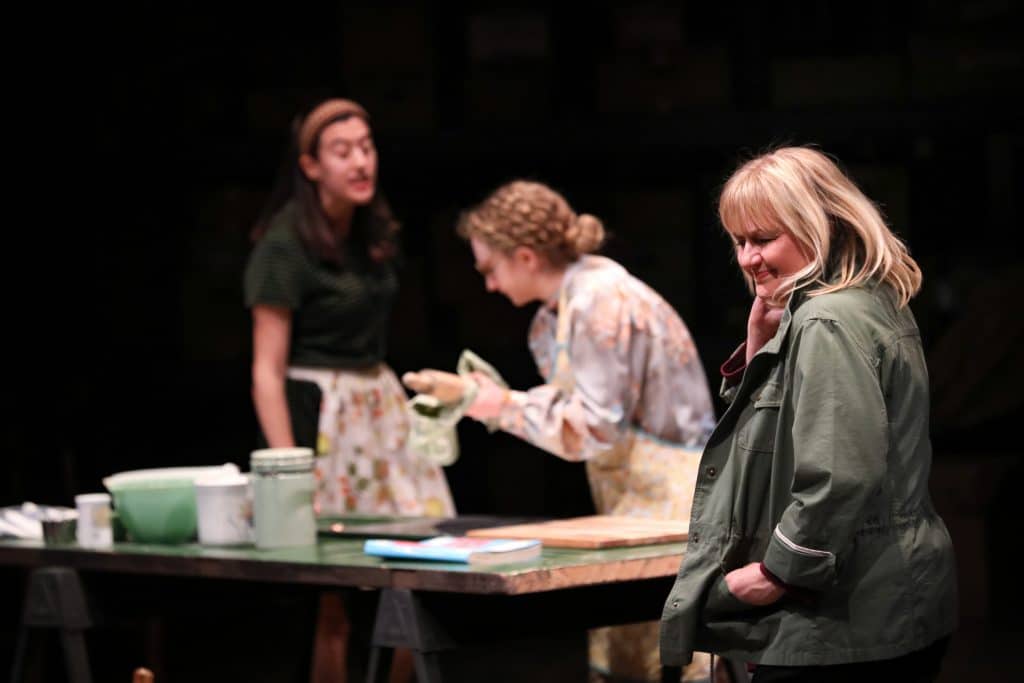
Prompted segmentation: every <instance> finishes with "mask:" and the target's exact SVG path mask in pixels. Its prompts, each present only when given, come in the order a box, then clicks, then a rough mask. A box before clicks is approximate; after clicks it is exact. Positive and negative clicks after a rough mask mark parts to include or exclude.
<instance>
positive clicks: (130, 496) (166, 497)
mask: <svg viewBox="0 0 1024 683" xmlns="http://www.w3.org/2000/svg"><path fill="white" fill-rule="evenodd" d="M232 474H233V475H237V474H238V467H237V466H235V465H233V464H231V463H226V464H224V465H219V466H215V467H162V468H158V469H146V470H131V471H129V472H118V473H117V474H113V475H111V476H109V477H104V479H103V485H104V486H106V487H107V490H108V491H110V495H111V496H112V497H113V499H114V511H115V512H116V513H117V517H118V519H119V520H120V521H121V523H122V525H123V526H124V528H125V531H127V532H128V540H129V541H134V542H136V543H185V542H186V541H191V540H193V539H194V538H195V536H196V527H197V525H198V522H197V520H198V516H197V513H196V486H195V481H196V479H197V478H199V477H204V476H212V475H232Z"/></svg>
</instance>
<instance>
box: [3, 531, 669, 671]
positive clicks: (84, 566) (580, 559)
mask: <svg viewBox="0 0 1024 683" xmlns="http://www.w3.org/2000/svg"><path fill="white" fill-rule="evenodd" d="M684 547H685V544H683V543H672V544H662V545H650V546H639V547H633V548H616V549H606V550H576V549H558V548H545V549H544V551H543V553H542V556H541V557H540V558H539V559H537V560H532V561H529V562H527V563H522V564H518V565H512V566H510V565H506V566H487V567H482V568H477V567H473V566H469V565H462V564H448V563H427V562H407V561H391V560H384V559H381V558H377V557H371V556H368V555H364V554H363V553H362V541H361V540H358V539H328V538H321V540H320V542H319V543H318V544H317V545H316V546H315V547H308V548H293V549H282V550H258V549H255V548H252V547H248V548H235V549H232V548H208V547H203V546H199V545H196V544H189V545H180V546H161V545H141V544H133V543H124V544H117V545H115V546H114V548H113V549H111V550H107V551H91V550H84V549H80V548H78V547H77V546H65V547H47V546H44V545H43V544H42V542H35V541H0V565H13V566H20V567H23V568H25V569H28V570H30V571H32V572H33V573H34V574H36V575H38V574H39V572H41V571H43V570H44V569H45V568H66V571H70V572H73V573H74V575H76V576H77V574H78V573H82V574H88V573H102V574H105V575H106V574H111V573H115V574H117V573H119V574H130V575H136V576H144V577H147V580H148V579H150V578H151V579H154V580H157V579H159V577H198V578H209V579H226V580H230V581H242V582H269V583H277V584H291V585H311V586H335V587H360V588H372V589H379V591H380V599H379V602H378V608H377V616H376V621H375V624H374V635H373V639H372V644H373V646H374V650H373V654H372V655H371V659H370V667H369V672H368V676H367V678H368V680H375V679H376V678H378V677H379V676H381V675H382V673H383V672H381V671H379V669H380V668H381V667H378V666H377V662H378V661H380V654H381V648H393V647H408V648H411V649H412V650H413V652H414V655H415V663H416V667H417V674H418V681H420V682H421V683H433V682H434V681H441V680H442V676H443V679H444V680H445V681H455V680H489V681H495V682H497V681H503V680H510V681H511V680H522V678H521V676H522V674H521V673H518V674H515V673H512V671H514V670H515V665H516V664H518V663H519V662H518V661H512V660H513V659H515V660H518V659H519V657H518V656H517V655H513V654H511V653H516V652H518V653H522V654H523V656H524V657H526V658H528V657H529V656H530V655H531V652H533V653H536V651H537V650H536V649H535V645H536V647H540V646H542V645H543V644H544V643H551V642H553V641H552V638H555V636H556V635H559V634H561V635H565V634H575V636H574V637H577V638H578V639H582V638H583V634H584V633H585V629H587V628H592V627H596V626H602V625H614V624H622V623H632V622H637V621H646V620H651V619H657V618H658V617H659V616H660V614H661V609H662V606H663V604H664V600H665V597H666V596H667V595H668V592H669V590H670V588H671V586H672V582H673V579H674V577H675V575H676V573H677V571H678V568H679V564H680V561H681V558H682V553H683V549H684ZM29 592H30V593H31V589H30V591H29ZM29 598H31V595H30V596H29ZM530 643H534V644H535V645H531V644H530ZM470 651H475V652H477V654H478V656H477V657H476V659H475V660H473V661H470V659H471V658H468V657H460V656H459V654H460V653H468V652H470ZM480 653H483V654H480ZM574 666H576V668H575V669H573V671H574V672H575V671H577V670H578V671H579V672H580V673H581V675H582V676H584V677H583V678H580V679H579V680H585V669H586V662H585V658H583V661H581V662H579V663H578V665H575V664H574ZM474 667H475V668H474ZM481 667H483V670H484V671H483V672H482V671H481ZM85 675H86V676H87V674H85ZM559 675H561V676H565V675H566V674H565V673H564V672H563V673H562V674H559ZM481 676H484V678H481ZM83 680H88V679H87V678H85V679H83ZM531 680H533V681H535V682H536V681H539V680H543V679H541V678H536V677H533V678H531ZM677 680H678V679H677Z"/></svg>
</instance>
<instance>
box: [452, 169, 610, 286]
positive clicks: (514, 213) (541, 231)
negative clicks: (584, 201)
mask: <svg viewBox="0 0 1024 683" xmlns="http://www.w3.org/2000/svg"><path fill="white" fill-rule="evenodd" d="M456 231H457V232H458V234H459V235H460V236H462V237H463V238H464V239H467V240H468V239H470V238H471V237H476V238H479V239H480V240H482V241H484V242H485V243H487V244H488V245H489V246H491V247H493V248H495V249H498V250H499V251H502V252H510V251H512V250H514V249H515V248H516V247H530V248H532V249H534V250H536V251H537V252H538V253H540V254H542V255H543V256H545V257H546V258H547V259H548V261H549V262H550V263H551V265H553V266H556V267H557V266H564V265H566V264H567V263H571V262H573V261H575V260H576V259H578V258H579V257H580V256H581V255H583V254H589V253H592V252H594V251H597V249H598V248H600V246H601V244H602V243H603V242H604V238H605V232H604V225H602V223H601V221H600V220H599V219H597V218H595V217H594V216H591V215H590V214H580V215H577V214H576V212H575V211H573V210H572V207H570V206H569V203H568V202H567V201H566V200H565V198H564V197H563V196H562V195H560V194H558V193H557V192H555V191H554V190H552V189H551V188H550V187H548V186H547V185H544V184H543V183H537V182H531V181H528V180H514V181H512V182H510V183H507V184H505V185H502V186H501V187H499V188H498V189H497V190H495V191H494V192H493V193H491V195H490V196H489V197H487V199H485V200H484V201H482V202H481V203H480V204H478V205H477V206H475V207H473V208H472V209H469V210H468V211H465V212H463V214H462V216H461V217H460V219H459V223H458V226H457V228H456Z"/></svg>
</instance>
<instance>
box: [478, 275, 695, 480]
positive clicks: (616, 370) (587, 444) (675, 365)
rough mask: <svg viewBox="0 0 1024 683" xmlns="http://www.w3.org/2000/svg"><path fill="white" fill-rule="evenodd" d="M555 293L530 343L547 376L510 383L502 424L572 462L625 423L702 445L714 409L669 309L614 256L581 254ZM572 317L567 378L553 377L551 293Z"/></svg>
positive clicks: (614, 437)
mask: <svg viewBox="0 0 1024 683" xmlns="http://www.w3.org/2000/svg"><path fill="white" fill-rule="evenodd" d="M562 288H563V290H564V298H563V297H562V292H559V294H558V295H556V297H555V298H554V299H553V300H552V301H549V302H547V303H546V304H545V305H543V306H541V307H540V308H539V309H538V311H537V314H536V316H535V317H534V319H533V323H532V324H531V326H530V332H529V345H530V350H531V351H532V352H533V356H534V359H535V360H536V362H537V368H538V370H539V371H540V373H541V375H542V376H543V377H546V378H548V383H546V384H542V385H540V386H537V387H534V388H532V389H530V390H528V391H511V392H509V396H508V400H507V401H506V403H505V405H504V406H503V408H502V411H501V414H500V416H499V418H498V424H499V426H500V427H501V429H503V430H505V431H507V432H510V433H512V434H515V435H516V436H518V437H520V438H522V439H524V440H526V441H528V442H530V443H532V444H533V445H535V446H538V447H540V448H543V449H544V450H547V451H549V452H551V453H553V454H555V455H557V456H559V457H561V458H564V459H566V460H572V461H581V460H590V459H593V458H597V457H599V456H601V455H602V454H604V453H606V452H608V451H610V450H612V449H614V448H615V446H616V444H617V443H618V442H619V441H620V440H621V439H622V438H624V437H626V436H627V435H628V434H629V432H630V430H639V431H641V432H643V433H646V434H647V435H648V436H651V437H654V438H655V439H658V440H663V441H666V442H668V443H671V444H674V445H679V446H684V447H689V448H700V447H701V446H703V445H704V442H705V441H706V440H707V438H708V436H709V435H710V433H711V430H712V428H713V427H714V408H713V406H712V402H711V393H710V391H709V390H708V383H707V378H706V375H705V374H704V368H703V366H702V365H701V361H700V357H699V356H698V354H697V348H696V346H695V345H694V343H693V338H692V337H691V336H690V332H689V330H688V329H687V327H686V325H685V324H684V323H683V321H682V319H681V318H680V317H679V315H678V314H677V313H676V312H675V310H674V309H673V308H672V307H671V306H670V305H669V304H668V302H666V301H665V300H664V299H663V298H662V297H661V296H660V295H659V294H658V293H657V292H655V291H654V290H653V289H651V288H650V287H648V286H647V285H646V284H644V283H643V282H641V281H640V280H638V279H637V278H635V277H634V276H632V275H631V274H630V273H629V272H628V271H626V269H625V268H623V267H622V266H621V265H619V264H618V263H616V262H615V261H612V260H611V259H608V258H605V257H603V256H582V257H581V258H580V259H578V260H577V261H576V262H574V263H573V264H572V265H570V266H569V268H568V269H567V270H566V273H565V277H564V279H563V282H562ZM560 299H563V300H564V301H565V304H564V305H565V311H564V314H565V315H568V316H570V319H569V340H568V342H567V349H566V350H567V352H568V358H569V362H570V364H571V366H572V376H573V384H574V386H572V388H571V390H566V389H564V388H562V387H560V386H558V384H557V383H556V382H555V381H554V375H555V362H556V357H557V355H558V352H559V350H560V347H559V343H558V340H557V333H556V332H557V322H558V302H559V300H560Z"/></svg>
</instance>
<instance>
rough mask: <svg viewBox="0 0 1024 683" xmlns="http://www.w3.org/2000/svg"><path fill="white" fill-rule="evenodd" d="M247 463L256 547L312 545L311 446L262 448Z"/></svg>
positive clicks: (314, 533) (314, 539)
mask: <svg viewBox="0 0 1024 683" xmlns="http://www.w3.org/2000/svg"><path fill="white" fill-rule="evenodd" d="M249 464H250V467H251V469H252V513H253V530H254V535H255V540H256V547H258V548H288V547H295V546H310V545H316V515H315V513H314V511H313V492H314V489H315V483H314V480H313V449H311V448H262V449H259V450H255V451H253V452H252V454H251V455H250V460H249Z"/></svg>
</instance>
